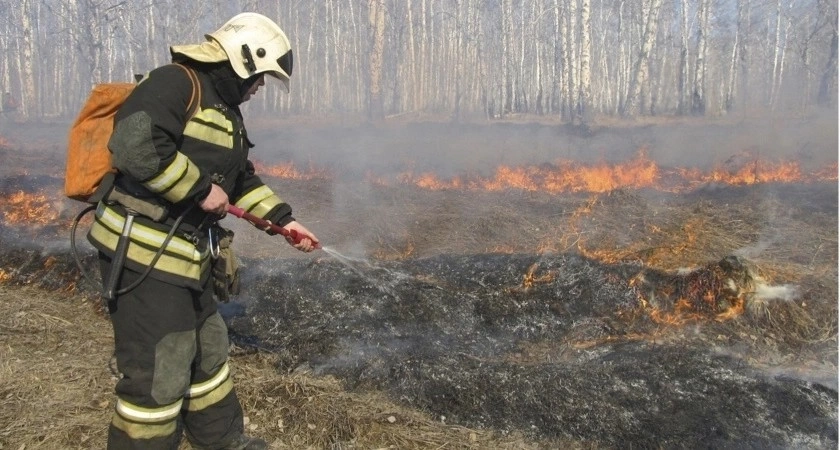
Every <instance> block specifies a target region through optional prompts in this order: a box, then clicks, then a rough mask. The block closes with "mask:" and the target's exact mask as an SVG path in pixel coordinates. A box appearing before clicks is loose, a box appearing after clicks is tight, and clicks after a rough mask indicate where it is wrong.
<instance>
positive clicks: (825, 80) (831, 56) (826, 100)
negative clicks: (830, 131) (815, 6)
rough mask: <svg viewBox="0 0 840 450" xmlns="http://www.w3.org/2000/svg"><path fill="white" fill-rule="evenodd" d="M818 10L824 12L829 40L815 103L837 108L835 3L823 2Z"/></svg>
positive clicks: (828, 0) (827, 0) (831, 1)
mask: <svg viewBox="0 0 840 450" xmlns="http://www.w3.org/2000/svg"><path fill="white" fill-rule="evenodd" d="M820 10H821V12H822V11H824V13H825V14H824V17H826V19H827V21H828V24H829V29H830V30H831V38H830V39H829V44H828V52H827V53H828V58H827V59H826V63H825V69H824V70H823V74H822V77H821V78H820V88H819V92H818V94H817V102H818V103H819V104H820V105H824V106H837V2H835V1H833V0H825V1H821V2H820Z"/></svg>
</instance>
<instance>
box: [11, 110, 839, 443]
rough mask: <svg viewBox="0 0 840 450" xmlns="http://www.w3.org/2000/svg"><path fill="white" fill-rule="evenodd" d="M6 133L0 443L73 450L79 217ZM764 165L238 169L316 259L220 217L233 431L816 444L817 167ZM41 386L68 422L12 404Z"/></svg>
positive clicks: (737, 160)
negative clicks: (286, 217) (255, 179)
mask: <svg viewBox="0 0 840 450" xmlns="http://www.w3.org/2000/svg"><path fill="white" fill-rule="evenodd" d="M427 131H428V125H425V126H424V127H423V133H425V132H427ZM371 132H375V133H376V134H377V135H378V136H379V138H382V139H383V140H384V142H388V141H389V138H388V137H387V136H388V133H395V134H394V137H393V139H396V135H397V133H399V134H400V135H402V134H403V133H405V129H403V128H402V127H400V128H399V129H398V131H389V130H387V129H383V128H382V127H380V128H377V129H375V130H371ZM262 133H270V132H269V131H268V130H263V131H262ZM316 134H317V133H316ZM383 134H384V135H385V136H384V137H382V136H383ZM357 138H358V136H357ZM255 139H259V137H257V138H255ZM372 139H373V138H368V141H370V140H372ZM475 139H476V140H481V139H483V138H482V137H481V136H480V135H477V136H476V137H475ZM589 139H595V141H597V137H596V138H591V137H590V138H589ZM12 142H15V144H13V145H12V147H10V149H8V150H2V151H3V154H2V156H3V158H4V159H5V160H6V161H8V164H7V165H6V168H5V169H3V170H6V171H7V176H6V177H5V178H4V182H3V183H2V185H0V208H2V210H3V214H2V216H0V244H2V245H0V248H2V259H0V261H1V263H0V292H2V294H3V296H4V297H5V298H6V299H8V300H6V301H4V302H2V305H3V311H0V317H3V319H2V322H0V326H2V328H0V330H2V333H3V334H4V336H5V337H7V338H8V340H7V341H8V345H7V346H6V347H5V348H4V350H3V353H2V354H0V357H2V360H4V361H5V363H4V367H3V369H2V370H3V376H4V379H6V380H9V381H8V382H6V383H5V385H4V391H3V392H4V393H5V394H4V395H5V396H6V398H7V400H8V404H9V405H10V408H7V409H5V410H4V412H3V413H2V415H0V423H2V424H3V426H4V428H3V430H5V431H2V432H0V442H3V443H9V444H10V445H12V446H18V445H20V444H23V445H27V446H28V445H36V444H35V443H36V442H40V443H41V444H40V445H43V446H44V447H45V448H76V447H83V448H84V447H90V446H93V447H97V446H99V443H100V442H102V439H103V438H104V427H103V426H102V424H103V423H105V422H107V416H108V413H109V409H110V408H111V407H112V406H113V405H112V400H111V397H110V390H111V389H112V386H113V383H114V382H115V380H116V378H115V377H116V376H118V374H114V373H112V372H111V371H110V370H109V369H108V366H109V358H110V355H111V350H112V349H111V346H112V344H111V343H109V331H108V330H109V326H108V322H107V319H106V318H105V317H104V315H105V314H104V313H103V311H102V309H101V306H99V305H100V303H99V300H98V296H97V289H98V288H97V287H95V286H92V285H90V284H89V283H88V282H87V281H85V279H84V278H82V277H81V276H80V274H79V272H78V269H77V268H76V262H75V261H74V260H73V257H72V254H71V252H70V251H69V248H68V244H67V241H68V233H69V230H70V222H71V221H72V218H73V217H74V215H75V214H76V213H77V212H78V211H77V210H78V209H79V207H78V204H75V203H73V202H71V201H70V200H67V199H64V198H62V197H61V195H60V193H61V189H60V186H61V178H60V177H59V176H56V175H55V173H54V167H53V166H52V165H51V163H50V161H51V153H50V151H49V150H48V149H44V148H39V147H37V146H31V147H27V145H26V144H23V143H18V142H20V141H16V140H14V141H12ZM609 142H612V141H609ZM523 145H529V144H528V141H523ZM530 145H541V144H540V142H539V141H534V142H531V143H530ZM324 151H325V150H324ZM325 152H326V151H325ZM764 153H767V152H764ZM764 153H763V152H757V151H754V150H751V151H747V152H744V151H735V152H733V154H734V155H735V156H732V157H727V158H721V159H719V161H711V162H710V163H708V164H696V165H689V164H669V163H666V162H664V161H665V160H667V159H668V158H667V157H663V155H662V152H661V150H659V149H657V148H655V147H654V148H650V147H648V146H643V147H642V149H641V150H640V149H639V148H635V149H632V151H631V150H630V149H627V150H626V151H624V152H623V154H625V155H627V157H626V158H624V159H612V160H610V161H607V160H605V159H602V158H599V157H592V156H591V155H590V156H589V157H587V156H586V155H584V154H580V155H578V156H580V157H579V158H575V157H573V156H574V155H571V156H570V155H566V157H564V158H561V159H553V160H550V161H547V162H544V163H541V164H533V163H530V162H528V161H526V160H524V159H523V160H521V161H518V162H517V163H514V164H511V163H510V162H509V161H508V162H504V161H496V162H495V163H490V164H483V165H477V164H474V161H469V160H464V161H460V162H459V163H458V165H459V168H458V169H457V170H452V169H453V166H452V165H451V164H449V165H447V166H446V169H442V170H439V171H434V170H433V169H434V168H435V167H443V166H439V165H438V162H436V161H416V160H412V158H410V157H407V158H406V156H407V155H410V154H411V151H410V149H404V150H402V151H401V152H399V154H398V155H395V156H394V157H393V159H392V162H391V163H387V164H386V163H385V162H384V161H383V160H382V159H381V158H380V159H376V161H375V162H374V163H372V164H370V167H362V166H361V165H356V164H354V163H353V162H351V160H350V159H345V158H350V156H349V155H342V154H339V153H332V152H327V153H324V154H320V156H319V154H318V153H317V152H315V156H311V155H310V156H309V157H308V158H309V159H308V160H301V159H294V158H292V159H287V160H285V159H282V158H280V159H271V158H264V159H261V160H259V162H258V164H257V167H256V168H257V171H258V172H260V173H262V174H263V177H264V178H265V179H266V180H268V182H269V184H271V185H272V186H274V187H275V188H276V189H277V190H278V191H279V192H288V193H289V194H288V197H289V201H290V202H292V203H293V204H308V205H310V207H309V208H308V209H306V208H301V212H300V214H303V215H305V216H307V221H308V222H311V223H314V224H317V227H318V228H317V232H318V234H319V236H320V237H321V238H322V240H323V242H322V243H323V245H324V246H325V248H326V249H327V250H329V252H327V251H323V252H318V253H315V254H313V256H312V257H310V256H301V255H295V254H291V253H289V252H287V251H285V250H283V249H284V246H283V245H280V243H277V244H276V245H267V243H266V241H265V238H264V237H263V236H261V235H260V234H259V233H258V232H256V231H254V230H253V229H252V228H250V227H249V226H248V224H246V223H245V222H244V221H242V220H238V219H236V218H234V217H230V218H227V219H225V220H224V222H223V223H224V225H225V226H226V227H229V228H230V229H232V230H234V231H235V233H236V239H235V242H236V244H235V246H236V250H237V255H238V257H239V259H240V261H241V262H242V264H243V267H244V272H243V273H244V279H243V283H244V289H243V291H242V293H241V294H240V295H239V296H238V297H237V298H235V299H234V301H233V302H232V303H230V304H227V305H223V311H224V316H225V320H226V321H227V323H228V326H229V329H230V332H231V335H232V338H233V341H234V343H235V346H234V353H233V354H234V359H233V363H234V367H235V370H236V372H235V374H236V375H235V376H237V377H243V378H247V379H248V382H247V383H242V385H243V388H242V392H241V396H242V398H243V400H244V402H243V404H244V405H245V407H246V410H247V411H246V415H247V416H248V423H249V425H248V426H250V427H251V428H250V429H251V430H252V431H254V432H262V434H263V435H264V436H267V437H269V438H270V440H273V442H274V444H275V447H277V448H287V447H289V446H290V447H291V448H303V447H309V448H378V447H382V446H388V445H392V446H394V448H418V449H419V448H475V449H477V448H509V449H514V448H515V449H522V448H534V449H537V448H616V447H622V446H624V445H626V444H627V443H632V445H633V446H648V445H655V446H659V447H665V448H669V447H679V446H689V447H694V446H699V445H711V446H714V447H717V446H723V447H726V446H748V447H762V448H764V447H778V446H781V447H782V448H825V447H830V446H832V445H836V442H837V426H836V420H837V380H836V377H837V368H836V358H837V329H838V316H837V298H838V297H837V285H836V280H837V266H838V260H837V215H836V212H837V190H836V185H837V169H836V167H837V166H836V161H832V160H829V161H827V164H814V163H813V161H810V160H806V159H803V160H798V159H796V158H795V157H791V156H782V155H780V156H778V157H772V158H771V157H765V156H762V155H763V154H764ZM24 168H25V170H24ZM81 228H84V227H83V226H82V227H80V229H81ZM77 239H78V240H79V241H81V242H83V241H84V239H83V237H82V235H81V232H79V235H78V236H77ZM80 246H81V256H82V261H81V263H82V265H83V267H85V268H86V270H87V271H89V272H90V273H96V270H95V269H94V265H93V262H94V259H95V258H94V254H93V251H92V249H91V248H90V247H87V246H86V244H84V243H82V244H80ZM35 342H38V344H37V345H36V344H35ZM74 347H75V348H74ZM36 348H37V349H38V350H37V351H36V352H35V353H34V354H32V352H31V351H32V350H33V349H36ZM78 349H81V351H82V352H84V354H85V355H86V357H85V358H82V359H79V358H78V351H79V350H78ZM30 354H32V355H33V356H25V355H30ZM56 361H58V362H59V366H60V368H61V369H62V370H61V371H57V370H58V368H52V365H51V364H54V363H55V362H56ZM48 367H50V368H49V369H48ZM60 380H65V381H60ZM79 380H81V381H82V382H81V383H79V382H78V381H79ZM67 383H70V384H72V385H73V386H74V387H73V389H66V387H67ZM45 392H46V393H48V395H49V396H50V397H51V398H55V400H54V402H55V403H54V404H52V406H51V407H52V408H58V409H63V410H65V411H67V414H70V411H73V417H74V418H75V419H73V420H70V419H67V420H66V421H65V422H61V427H60V428H55V427H52V428H51V426H50V424H49V423H48V422H47V420H46V419H45V418H42V417H40V416H39V415H38V414H36V412H35V411H31V412H30V411H29V410H28V409H27V407H26V406H25V405H26V404H27V402H28V401H30V400H29V399H32V398H40V397H41V396H43V395H44V393H45ZM68 417H70V416H69V415H68ZM653 423H655V424H657V425H656V426H650V425H649V424H653ZM712 430H717V431H712ZM2 433H7V434H2ZM710 433H711V434H710ZM11 436H21V437H14V438H13V437H11ZM185 445H186V444H185ZM284 445H285V446H287V447H284ZM185 448H186V447H185Z"/></svg>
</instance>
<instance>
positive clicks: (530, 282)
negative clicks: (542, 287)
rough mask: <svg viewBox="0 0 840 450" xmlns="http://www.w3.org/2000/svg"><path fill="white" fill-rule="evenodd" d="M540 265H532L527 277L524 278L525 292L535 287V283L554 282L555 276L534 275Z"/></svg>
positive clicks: (549, 274) (526, 273) (526, 274)
mask: <svg viewBox="0 0 840 450" xmlns="http://www.w3.org/2000/svg"><path fill="white" fill-rule="evenodd" d="M539 267H540V264H539V263H533V264H531V267H529V268H528V271H527V272H525V275H523V276H522V288H523V289H525V290H528V289H530V288H531V287H533V286H534V283H551V282H552V281H553V280H554V275H553V274H552V273H551V272H549V273H546V274H544V275H540V276H536V275H534V273H535V272H536V271H537V269H539Z"/></svg>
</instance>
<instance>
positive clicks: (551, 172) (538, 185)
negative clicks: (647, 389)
mask: <svg viewBox="0 0 840 450" xmlns="http://www.w3.org/2000/svg"><path fill="white" fill-rule="evenodd" d="M736 156H737V158H736V157H733V158H730V160H729V161H726V162H725V163H722V164H719V165H717V166H715V167H714V168H712V169H711V170H710V171H706V172H704V171H702V170H700V169H697V168H683V167H676V168H670V169H666V168H663V167H660V166H659V165H657V164H656V162H654V161H653V160H652V159H650V157H649V156H648V153H647V150H646V149H644V148H643V149H640V150H639V151H638V152H637V154H636V156H635V157H634V158H633V159H631V160H629V161H626V162H623V163H606V162H601V163H598V164H593V165H583V164H580V163H578V162H574V161H567V160H559V161H557V162H555V163H553V164H542V165H539V166H521V167H512V166H506V165H502V166H498V167H497V168H496V169H495V171H494V173H493V175H492V176H490V177H481V176H478V175H460V176H455V177H452V178H450V179H443V178H440V177H438V176H437V175H435V174H433V173H428V172H424V173H419V174H416V173H414V172H412V171H406V172H402V173H400V174H398V175H396V176H394V177H391V178H389V177H387V176H380V177H377V176H373V175H370V174H369V175H368V177H367V178H368V181H369V182H371V183H373V184H377V185H382V186H390V185H393V184H395V183H396V184H409V185H414V186H417V187H419V188H422V189H428V190H447V189H469V190H483V191H490V192H496V191H503V190H508V189H518V190H523V191H529V192H548V193H553V194H556V193H564V192H589V193H604V192H609V191H613V190H616V189H622V188H624V189H645V188H649V189H658V190H662V191H667V192H675V193H679V192H686V191H689V190H692V189H696V188H697V187H698V186H702V185H704V184H709V183H719V184H730V185H739V186H744V185H753V184H757V183H797V182H813V181H836V180H837V179H838V174H837V163H834V164H833V165H832V166H830V167H827V168H822V169H819V170H818V171H815V172H811V173H806V172H805V171H803V170H802V168H801V166H800V164H799V163H798V162H796V161H767V160H761V159H759V158H758V157H757V156H753V155H751V154H749V153H747V154H742V155H736ZM734 160H737V161H734Z"/></svg>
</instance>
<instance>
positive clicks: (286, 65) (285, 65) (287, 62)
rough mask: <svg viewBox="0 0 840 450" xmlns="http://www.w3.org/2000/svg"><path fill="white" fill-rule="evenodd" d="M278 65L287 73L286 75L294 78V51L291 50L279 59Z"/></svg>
mask: <svg viewBox="0 0 840 450" xmlns="http://www.w3.org/2000/svg"><path fill="white" fill-rule="evenodd" d="M277 65H278V66H280V68H281V69H283V72H286V75H288V76H290V77H291V76H292V66H293V65H294V58H293V57H292V50H291V49H290V50H289V51H288V52H286V53H285V54H284V55H283V56H281V57H279V58H277Z"/></svg>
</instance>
